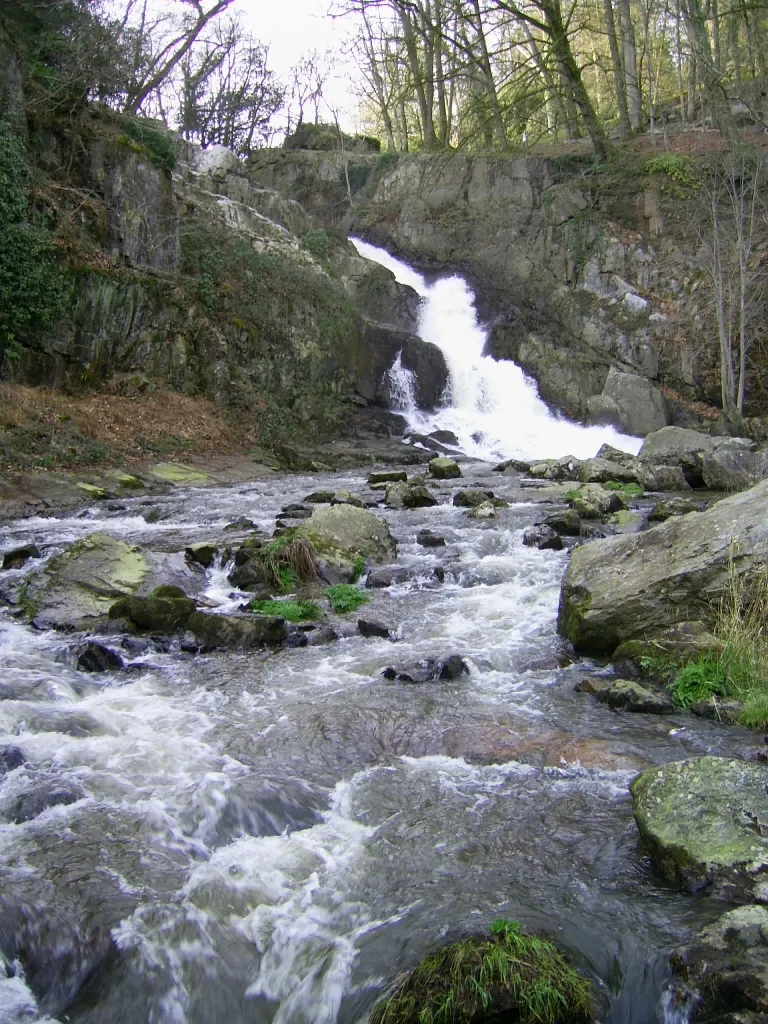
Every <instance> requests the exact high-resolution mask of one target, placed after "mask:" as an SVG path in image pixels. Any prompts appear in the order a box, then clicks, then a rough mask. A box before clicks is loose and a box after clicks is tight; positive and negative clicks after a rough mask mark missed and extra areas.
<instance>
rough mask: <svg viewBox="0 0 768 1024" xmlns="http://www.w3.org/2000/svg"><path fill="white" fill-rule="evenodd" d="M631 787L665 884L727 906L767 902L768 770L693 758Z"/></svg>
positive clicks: (641, 825) (654, 770)
mask: <svg viewBox="0 0 768 1024" xmlns="http://www.w3.org/2000/svg"><path fill="white" fill-rule="evenodd" d="M629 788H630V792H631V793H632V800H633V810H634V815H635V821H636V822H637V827H638V828H639V830H640V833H641V835H642V836H643V838H644V839H645V840H646V842H647V844H648V849H649V851H650V854H651V859H652V860H653V862H654V864H655V866H656V867H657V869H658V870H659V871H660V872H661V873H662V874H663V875H664V877H665V878H667V879H669V880H670V881H673V882H675V883H677V884H678V885H681V886H682V887H683V888H685V889H687V890H689V891H690V892H700V891H701V890H704V889H707V890H709V891H711V892H712V893H713V894H715V895H717V896H720V897H723V898H724V899H728V900H730V901H732V902H749V903H751V902H754V901H756V900H757V901H760V902H763V901H765V900H766V899H768V880H767V879H768V875H767V874H766V873H767V872H768V838H767V837H766V827H767V826H768V795H767V791H768V767H764V766H762V765H757V764H748V763H747V762H745V761H731V760H728V759H727V758H722V757H696V758H691V759H689V760H686V761H674V762H672V763H671V764H665V765H662V766H661V767H658V768H651V769H649V770H648V771H645V772H643V773H642V775H639V776H638V777H637V778H636V779H634V780H633V781H632V783H631V785H630V787H629Z"/></svg>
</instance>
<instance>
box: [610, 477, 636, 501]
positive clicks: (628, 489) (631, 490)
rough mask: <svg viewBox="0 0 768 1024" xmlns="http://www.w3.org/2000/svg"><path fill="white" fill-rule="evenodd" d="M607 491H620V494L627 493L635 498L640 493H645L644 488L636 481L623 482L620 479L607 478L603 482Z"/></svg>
mask: <svg viewBox="0 0 768 1024" xmlns="http://www.w3.org/2000/svg"><path fill="white" fill-rule="evenodd" d="M603 487H604V488H605V489H606V491H618V492H619V494H626V495H627V497H630V498H633V497H637V496H638V495H640V494H643V493H644V491H643V488H642V487H641V486H640V484H636V483H624V484H623V483H621V482H620V481H619V480H606V481H605V483H604V484H603Z"/></svg>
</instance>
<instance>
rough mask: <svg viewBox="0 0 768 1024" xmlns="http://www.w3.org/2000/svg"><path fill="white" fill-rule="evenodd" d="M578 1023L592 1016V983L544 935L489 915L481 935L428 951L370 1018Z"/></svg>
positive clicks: (382, 1022) (411, 1022) (389, 1022)
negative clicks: (484, 934) (490, 922)
mask: <svg viewBox="0 0 768 1024" xmlns="http://www.w3.org/2000/svg"><path fill="white" fill-rule="evenodd" d="M507 1019H509V1020H510V1021H515V1022H517V1024H578V1022H587V1021H592V1020H594V1017H593V1003H592V986H591V985H590V983H589V982H588V981H587V980H586V979H585V978H583V977H582V976H581V975H580V974H579V973H578V971H576V969H575V968H574V967H572V966H571V965H570V964H569V963H568V961H567V960H566V958H565V956H564V955H563V954H562V953H561V952H560V951H559V950H558V949H557V947H556V946H554V945H553V944H552V943H551V942H549V941H548V940H547V939H543V938H540V937H539V936H536V935H527V934H523V933H522V932H521V931H520V926H519V925H518V924H517V922H515V921H494V923H493V925H492V926H491V934H490V936H489V937H482V936H475V937H472V938H469V939H463V940H462V941H460V942H454V943H452V944H451V945H449V946H446V947H445V948H444V949H441V950H438V951H437V952H436V953H433V954H432V955H431V956H428V957H425V959H424V960H422V962H421V964H419V966H418V967H417V968H416V970H415V971H413V972H412V973H411V974H410V975H408V977H407V978H406V979H405V981H403V982H401V983H400V984H399V985H398V987H397V988H396V989H395V991H394V992H393V993H392V995H391V996H389V998H387V999H385V1000H384V1001H382V1002H381V1003H379V1004H378V1005H377V1006H376V1007H375V1009H374V1011H373V1014H372V1015H371V1024H479V1022H482V1021H491V1020H494V1021H496V1020H499V1021H501V1020H507Z"/></svg>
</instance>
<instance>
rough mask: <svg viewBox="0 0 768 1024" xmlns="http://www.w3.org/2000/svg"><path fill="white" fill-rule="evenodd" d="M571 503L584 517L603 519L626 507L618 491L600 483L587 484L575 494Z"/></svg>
mask: <svg viewBox="0 0 768 1024" xmlns="http://www.w3.org/2000/svg"><path fill="white" fill-rule="evenodd" d="M571 505H572V507H573V510H574V511H575V512H576V513H577V515H579V516H580V517H581V518H582V519H602V518H603V517H604V516H607V515H610V513H611V512H619V511H620V510H621V509H623V508H624V502H623V501H622V499H621V498H620V497H619V495H618V494H617V493H616V491H609V490H607V489H606V488H605V487H602V486H601V485H600V484H585V485H584V486H583V487H581V488H580V489H579V491H578V493H577V494H574V496H573V497H572V499H571Z"/></svg>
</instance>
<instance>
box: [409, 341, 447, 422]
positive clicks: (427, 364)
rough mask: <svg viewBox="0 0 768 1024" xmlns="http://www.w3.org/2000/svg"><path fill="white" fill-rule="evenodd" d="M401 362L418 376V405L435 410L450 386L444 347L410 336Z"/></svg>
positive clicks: (416, 391) (415, 396)
mask: <svg viewBox="0 0 768 1024" xmlns="http://www.w3.org/2000/svg"><path fill="white" fill-rule="evenodd" d="M400 363H401V365H402V366H403V368H404V369H406V370H411V372H412V373H413V374H414V376H415V377H416V390H415V394H414V398H415V399H416V405H417V406H418V407H419V408H420V409H425V410H426V411H427V412H434V410H435V409H436V408H437V407H438V406H439V405H440V404H441V403H442V398H443V395H444V393H445V390H446V388H447V387H448V365H447V363H446V361H445V356H444V355H443V352H442V349H439V348H438V347H437V345H433V344H432V343H431V342H429V341H422V340H421V339H420V338H409V339H408V340H407V341H406V343H405V344H404V345H403V347H402V350H401V353H400Z"/></svg>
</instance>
